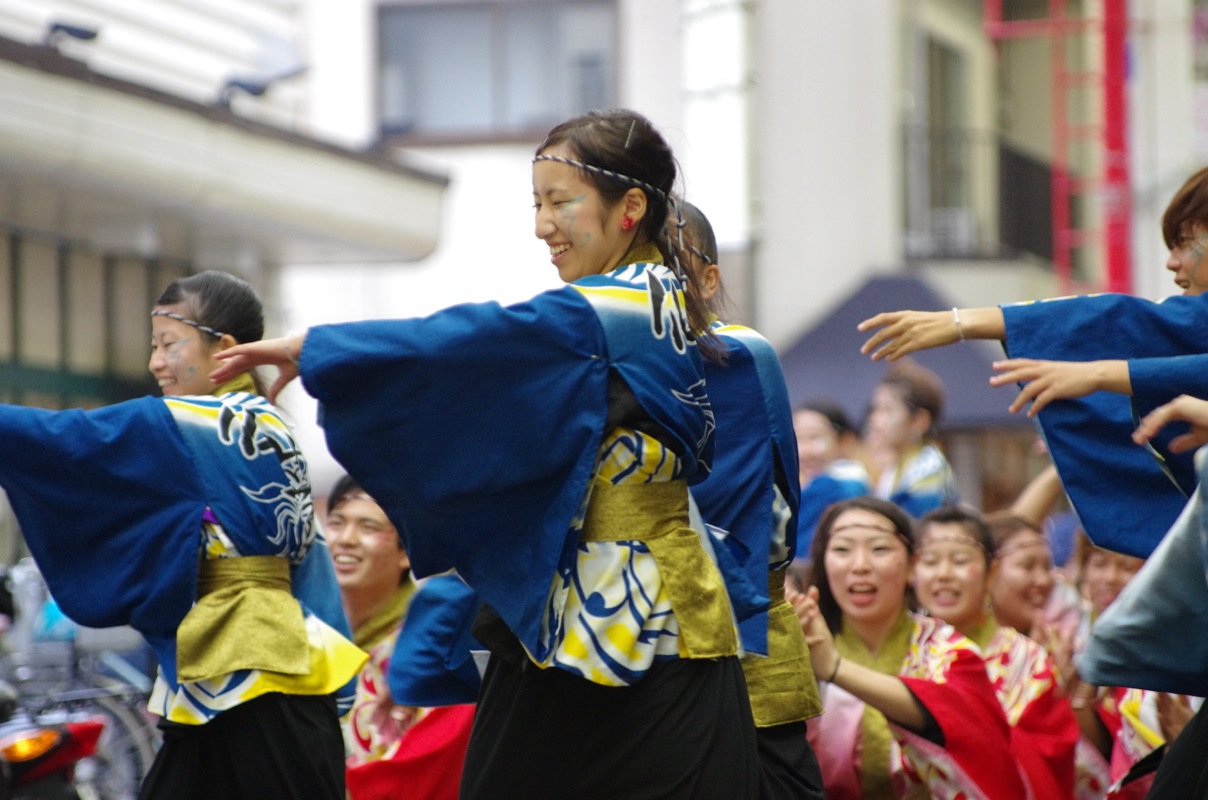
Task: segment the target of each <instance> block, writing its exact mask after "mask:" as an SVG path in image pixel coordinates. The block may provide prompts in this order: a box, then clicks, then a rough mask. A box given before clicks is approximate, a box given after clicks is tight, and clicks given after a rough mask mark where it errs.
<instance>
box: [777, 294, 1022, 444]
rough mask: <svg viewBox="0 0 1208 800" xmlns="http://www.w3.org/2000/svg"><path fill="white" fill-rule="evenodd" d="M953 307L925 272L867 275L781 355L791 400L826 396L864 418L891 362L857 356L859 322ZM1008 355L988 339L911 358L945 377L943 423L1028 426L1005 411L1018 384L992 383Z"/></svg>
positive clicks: (856, 419)
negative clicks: (994, 366) (925, 277)
mask: <svg viewBox="0 0 1208 800" xmlns="http://www.w3.org/2000/svg"><path fill="white" fill-rule="evenodd" d="M954 305H956V303H953V302H950V301H949V300H948V299H947V298H945V297H944V296H943V295H942V294H941V293H940V292H939V291H937V290H935V289H933V288H932V287H931V286H929V285H928V284H927V283H926V282H925V281H924V280H922V279H921V278H916V277H913V276H909V275H895V276H886V277H877V278H873V279H872V280H870V281H868V283H866V284H864V285H863V286H861V287H860V288H859V289H858V290H857V291H856V292H855V293H854V294H852V295H851V296H850V297H848V298H847V300H845V301H844V302H843V303H842V304H840V305H839V307H838V308H836V309H835V310H834V311H833V312H832V313H831V314H830V315H829V316H828V317H826V318H825V319H823V320H822V322H820V323H819V324H818V325H817V326H816V327H815V328H813V329H812V330H810V331H809V332H808V333H806V334H805V335H804V336H802V337H801V338H800V339H799V340H797V342H795V343H794V344H793V345H792V346H790V347H789V348H787V349H786V350H785V351H784V352H783V353H782V354H781V363H782V364H783V365H784V373H785V380H786V381H787V383H788V388H789V397H790V399H791V400H792V402H793V405H797V404H799V403H802V402H805V401H806V400H811V399H815V398H822V397H825V398H828V399H830V400H833V401H835V402H837V403H839V404H840V405H841V406H842V407H843V409H844V410H845V411H846V412H847V413H848V415H849V416H850V417H851V418H852V420H853V422H856V423H859V422H860V421H862V420H863V419H864V417H865V415H866V413H867V410H868V404H869V401H870V400H871V398H872V391H873V389H874V388H875V387H876V385H877V383H878V381H880V379H881V377H882V375H884V373H885V371H886V370H887V369H888V368H889V365H888V364H887V363H885V362H881V361H877V362H874V361H871V360H870V359H869V358H868V357H867V356H864V355H861V354H860V346H861V345H862V344H864V342H865V341H866V340H867V339H868V335H867V334H863V333H860V332H859V331H857V330H856V326H857V325H858V324H860V322H862V321H864V320H866V319H868V318H869V317H871V316H873V315H875V314H878V313H880V312H882V311H897V310H901V309H913V310H915V311H941V310H946V309H950V308H952V306H954ZM1003 357H1004V355H1003V350H1002V347H1001V345H999V344H998V343H997V342H985V341H970V342H965V343H963V344H955V345H951V346H949V347H942V348H939V349H937V350H929V351H926V352H922V353H916V354H914V355H913V356H912V358H914V359H915V360H916V361H917V362H918V363H919V364H922V365H923V366H925V367H927V368H928V369H930V370H933V371H934V372H935V373H936V374H938V375H939V376H940V378H941V379H942V380H943V381H944V386H945V389H946V401H945V406H944V412H943V415H942V417H941V419H940V428H941V429H945V430H952V429H969V428H981V427H1000V426H1007V425H1022V424H1030V422H1029V421H1028V419H1027V417H1025V416H1022V415H1018V416H1014V415H1011V414H1008V413H1007V407H1008V406H1009V405H1010V404H1011V401H1012V399H1014V397H1015V394H1016V390H1015V389H1014V388H1012V387H998V388H994V387H991V386H990V385H989V383H988V381H989V379H990V376H991V375H993V374H994V372H993V370H992V369H991V367H990V364H991V362H993V361H995V360H997V359H1001V358H1003Z"/></svg>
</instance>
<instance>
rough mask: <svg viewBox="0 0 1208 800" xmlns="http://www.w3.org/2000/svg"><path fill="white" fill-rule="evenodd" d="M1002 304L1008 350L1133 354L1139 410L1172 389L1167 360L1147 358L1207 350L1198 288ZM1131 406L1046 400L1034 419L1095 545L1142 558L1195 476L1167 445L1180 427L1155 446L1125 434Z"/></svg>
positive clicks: (1030, 354)
mask: <svg viewBox="0 0 1208 800" xmlns="http://www.w3.org/2000/svg"><path fill="white" fill-rule="evenodd" d="M1002 311H1003V318H1004V321H1005V323H1006V347H1007V351H1008V353H1009V354H1010V355H1011V357H1012V358H1037V359H1056V360H1067V361H1092V360H1098V359H1133V361H1130V374H1131V376H1132V379H1133V383H1134V391H1137V389H1138V387H1139V392H1138V393H1137V394H1136V398H1135V402H1136V404H1137V411H1140V412H1141V413H1144V411H1145V410H1147V409H1148V408H1152V407H1153V406H1154V405H1157V404H1159V403H1161V402H1165V401H1166V400H1170V399H1172V398H1173V396H1174V394H1177V393H1178V391H1176V390H1175V389H1174V388H1172V386H1171V385H1170V383H1169V382H1168V381H1165V380H1164V379H1163V376H1162V373H1163V370H1166V369H1170V368H1171V367H1170V362H1165V363H1164V362H1162V361H1153V362H1149V367H1146V366H1145V365H1144V364H1145V362H1146V361H1148V359H1164V358H1168V357H1174V356H1186V355H1195V354H1203V353H1208V298H1205V297H1202V296H1200V297H1170V298H1167V299H1165V300H1163V301H1162V302H1160V303H1155V302H1152V301H1149V300H1143V299H1140V298H1136V297H1130V296H1128V295H1117V294H1105V295H1093V296H1087V297H1072V298H1062V299H1058V300H1049V301H1043V302H1036V303H1022V304H1018V305H1008V306H1003V309H1002ZM1137 360H1141V363H1139V364H1138V362H1137ZM1134 365H1135V366H1134ZM1171 377H1172V378H1174V379H1178V378H1177V376H1173V375H1172V376H1171ZM1179 380H1181V379H1179ZM1147 387H1148V388H1147ZM1171 392H1173V394H1170V393H1171ZM1166 394H1169V396H1165V395H1166ZM1161 398H1164V399H1161ZM1133 405H1134V403H1133V402H1130V399H1129V398H1128V397H1123V396H1121V395H1117V394H1112V393H1109V392H1096V393H1093V394H1091V395H1089V396H1087V397H1084V398H1080V399H1077V400H1062V401H1058V402H1055V403H1052V404H1051V405H1049V406H1048V407H1047V408H1045V409H1043V410H1042V411H1041V412H1040V415H1039V421H1040V425H1041V429H1042V430H1043V432H1044V436H1045V441H1046V442H1047V444H1048V448H1049V452H1050V454H1051V456H1052V458H1053V463H1054V464H1055V465H1056V466H1057V471H1058V473H1059V474H1060V475H1061V480H1062V483H1063V484H1064V486H1065V490H1066V492H1067V493H1068V494H1069V496H1070V500H1071V501H1072V502H1073V504H1074V509H1075V510H1076V511H1077V512H1078V516H1079V518H1080V520H1081V522H1082V526H1083V528H1084V529H1085V530H1086V532H1087V534H1088V535H1089V536H1090V537H1091V539H1092V540H1093V541H1094V542H1095V543H1096V544H1098V545H1100V546H1101V547H1105V548H1108V549H1110V550H1117V551H1120V552H1123V553H1128V554H1130V555H1135V556H1140V557H1142V558H1144V557H1147V556H1148V555H1149V554H1150V552H1152V551H1153V549H1154V547H1155V546H1157V543H1158V541H1160V540H1161V538H1162V536H1163V535H1164V534H1165V533H1166V531H1167V530H1168V529H1169V528H1170V526H1171V525H1172V524H1173V523H1174V521H1175V519H1176V518H1177V517H1178V515H1179V513H1180V512H1181V511H1182V509H1183V506H1184V504H1185V503H1186V502H1187V498H1188V497H1189V496H1190V495H1191V494H1192V492H1193V491H1194V490H1195V485H1196V481H1195V474H1194V469H1193V466H1192V463H1191V457H1190V456H1189V455H1187V454H1182V455H1175V454H1171V453H1170V452H1169V451H1168V450H1167V448H1166V443H1167V442H1168V441H1169V440H1170V439H1171V438H1172V437H1173V436H1175V435H1178V433H1180V432H1182V431H1183V430H1186V428H1185V427H1180V426H1177V425H1176V426H1171V427H1170V429H1169V430H1167V431H1164V432H1163V434H1162V436H1160V437H1159V438H1158V439H1157V440H1155V442H1154V443H1153V447H1152V448H1141V447H1138V446H1137V445H1136V444H1134V443H1133V441H1132V438H1131V434H1132V431H1133V430H1134V429H1135V427H1136V421H1137V413H1135V412H1134V407H1133Z"/></svg>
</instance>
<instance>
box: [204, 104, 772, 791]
mask: <svg viewBox="0 0 1208 800" xmlns="http://www.w3.org/2000/svg"><path fill="white" fill-rule="evenodd" d="M676 176H677V168H676V163H675V158H674V155H673V154H672V152H671V150H670V148H669V147H668V146H667V143H666V141H665V140H664V139H663V137H662V135H661V134H659V132H658V131H657V130H656V129H655V128H654V126H653V125H651V123H650V121H649V120H647V119H646V118H645V117H643V116H641V115H640V114H636V113H634V112H632V111H628V110H625V109H613V110H608V111H593V112H589V113H587V114H584V115H582V116H580V117H576V118H574V119H571V120H568V121H567V122H565V123H562V124H561V125H558V126H557V127H555V128H554V129H553V130H551V131H550V132H549V134H548V135H547V136H546V138H545V140H544V141H543V142H542V143H541V144H540V145H539V146H538V147H537V149H536V151H535V154H534V159H533V164H532V188H533V199H534V205H535V217H536V219H535V227H534V232H535V234H536V235H537V236H538V237H540V238H541V239H542V240H544V241H545V242H546V243H547V244H548V246H549V249H550V255H551V258H552V260H553V263H554V266H555V267H556V269H557V270H558V273H559V275H560V276H561V277H562V278H563V280H565V281H567V282H568V285H567V286H566V287H564V288H562V289H559V290H556V291H551V292H547V293H545V294H541V295H538V296H536V297H534V298H532V299H531V300H529V301H527V302H524V303H519V304H516V305H512V306H507V307H502V306H499V305H497V304H493V303H488V304H482V305H463V306H455V307H453V308H449V309H446V310H444V311H441V312H438V313H437V314H434V315H432V316H430V317H426V318H422V319H409V320H390V321H379V322H360V323H349V324H346V325H325V326H318V327H316V328H312V329H311V330H310V331H308V332H307V333H306V334H305V335H304V336H297V337H290V338H286V339H279V340H274V341H267V342H261V343H258V344H254V345H247V346H239V347H235V348H232V349H231V350H230V351H227V352H226V353H225V354H224V355H223V356H221V358H223V359H224V360H225V365H224V367H223V368H222V369H220V370H219V372H218V373H216V374H215V375H214V376H213V377H214V379H215V380H222V379H224V378H225V377H227V376H229V375H230V374H234V373H237V372H239V371H242V370H246V369H249V368H251V367H253V366H256V365H260V364H272V365H275V366H277V367H278V368H279V369H280V371H281V375H280V377H279V378H278V380H277V383H276V384H275V387H274V389H278V388H280V387H281V386H283V385H285V384H286V383H288V382H289V381H290V380H292V379H293V378H295V377H298V376H299V375H300V376H301V377H302V379H303V381H304V384H305V387H306V390H307V391H308V392H310V393H311V394H312V395H314V396H315V397H316V398H318V399H319V400H320V402H321V403H322V404H323V414H324V426H325V427H324V432H325V434H326V437H327V443H328V447H329V448H330V450H331V452H332V454H333V455H335V456H336V458H337V459H339V460H340V461H341V463H343V464H344V465H345V467H346V468H347V469H348V471H349V472H350V473H351V474H352V475H353V477H355V478H356V479H357V480H358V482H359V483H360V484H361V485H362V486H364V487H365V489H366V490H367V491H368V492H369V493H370V494H371V495H372V496H373V497H374V499H375V500H377V501H378V502H379V503H380V504H381V505H382V507H383V508H384V509H385V510H386V512H387V513H388V514H389V516H390V518H391V520H393V521H394V522H395V524H396V525H397V526H398V529H399V530H400V531H401V532H402V533H403V535H404V537H405V538H406V546H407V552H408V554H409V555H410V558H411V562H412V565H413V567H414V569H415V571H416V574H417V575H431V574H435V573H438V572H443V571H445V570H448V569H456V570H457V573H458V574H459V575H460V576H461V577H462V578H463V579H464V580H465V582H466V583H467V584H469V585H470V586H471V587H472V588H473V589H474V590H475V591H477V592H478V594H479V595H480V596H481V597H482V599H483V601H484V602H485V604H486V605H487V607H488V610H486V611H484V613H482V614H480V615H479V618H478V620H477V622H476V625H475V631H474V632H475V634H476V635H477V637H478V639H479V640H480V641H481V642H482V643H483V644H484V645H487V647H489V649H490V650H491V658H490V661H489V663H488V666H487V669H486V674H485V675H484V677H483V688H482V692H481V694H480V696H479V704H478V712H477V716H476V718H475V720H474V732H473V736H472V738H471V741H470V747H469V751H468V753H467V756H466V768H465V772H464V775H463V780H462V786H461V795H462V797H463V798H485V797H490V798H492V799H493V800H494V798H511V797H517V798H529V797H551V796H557V797H582V798H591V797H638V796H648V797H682V798H702V799H703V798H719V799H720V798H725V799H726V800H732V798H753V797H756V796H757V795H758V792H759V785H758V783H759V766H758V757H757V753H756V745H755V728H754V722H753V719H752V714H751V708H750V704H749V701H748V699H747V692H746V685H745V683H744V680H743V676H742V669H741V666H740V664H739V659H738V655H737V654H738V635H737V631H736V628H735V624H734V616H733V610H732V608H731V604H730V600H729V597H728V595H727V593H726V588H725V584H724V582H723V580H722V576H721V573H720V571H719V570H718V567H717V566H716V564H715V563H714V562H713V561H712V560H711V559H710V557H709V555H708V551H707V550H706V548H705V544H704V541H703V540H702V538H701V536H702V534H701V533H699V532H698V531H696V530H694V529H692V527H691V525H690V516H689V501H688V484H689V483H699V482H700V481H702V480H704V478H705V477H706V475H707V474H708V472H709V465H710V461H711V458H712V450H713V439H712V435H713V431H714V428H715V426H716V421H715V419H714V414H713V411H712V408H711V406H710V403H709V399H708V397H707V396H706V394H705V390H704V387H705V381H704V368H703V363H702V354H704V355H708V354H710V353H711V352H713V350H715V349H716V345H715V344H714V340H713V339H712V337H711V336H710V335H709V334H708V331H707V327H708V326H707V319H706V317H705V314H704V311H703V308H702V307H701V304H700V300H699V299H698V298H697V297H696V295H695V293H694V292H692V291H685V287H686V286H688V285H689V282H690V281H691V280H692V277H691V275H690V273H687V272H685V270H684V269H683V267H682V265H681V257H682V256H683V253H682V250H681V248H680V246H679V242H678V240H679V237H678V236H677V235H672V234H669V233H668V231H669V224H668V222H669V219H675V207H674V203H673V190H674V186H675V182H676ZM534 665H536V667H539V668H534Z"/></svg>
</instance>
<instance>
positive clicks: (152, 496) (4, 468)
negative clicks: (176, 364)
mask: <svg viewBox="0 0 1208 800" xmlns="http://www.w3.org/2000/svg"><path fill="white" fill-rule="evenodd" d="M0 485H2V486H3V487H4V489H5V490H6V492H7V493H8V497H9V501H10V502H11V504H12V506H13V510H14V512H15V513H16V516H17V519H18V521H19V522H20V524H21V530H22V533H23V534H24V536H25V540H26V542H27V544H28V545H29V549H30V552H31V553H32V554H33V556H34V559H35V560H36V561H37V563H38V567H39V569H40V570H41V572H42V574H43V576H44V578H45V580H46V584H47V586H48V587H49V589H50V592H51V594H52V595H53V596H54V598H55V600H56V601H57V602H58V603H59V605H60V607H61V608H62V609H63V611H64V612H65V613H66V614H67V615H68V616H69V617H71V618H72V619H73V620H75V621H76V622H78V623H80V624H82V625H87V626H91V627H109V626H118V625H130V626H132V627H133V628H135V629H136V630H137V631H139V633H141V634H142V635H143V636H144V637H145V638H146V639H147V641H148V643H149V644H150V645H151V647H152V649H153V650H154V651H155V654H156V657H157V658H158V660H159V664H160V669H161V676H162V677H163V678H164V679H165V680H166V681H167V682H168V683H169V684H170V685H171V688H172V690H173V691H175V690H176V689H177V688H179V684H178V682H177V678H176V673H177V647H176V645H177V642H176V635H177V628H178V627H179V626H180V624H181V622H182V621H183V620H184V619H185V616H186V615H187V614H188V613H189V611H190V609H191V608H192V607H193V604H194V601H195V599H196V597H197V576H198V560H199V557H200V556H201V548H202V542H203V539H202V526H203V521H204V520H205V519H207V518H216V519H217V520H219V521H221V523H222V526H223V530H224V532H225V534H226V536H228V537H229V539H230V541H231V543H232V544H233V545H234V547H235V548H236V549H237V551H238V553H239V555H242V556H279V557H281V558H284V559H288V562H289V565H290V569H289V572H290V578H291V591H292V593H293V596H294V597H295V598H296V599H297V600H298V601H299V602H300V604H301V606H302V611H303V613H304V615H305V616H306V617H307V618H310V617H312V616H313V617H317V618H318V621H320V623H321V625H322V627H323V628H324V629H325V630H329V631H330V632H331V633H332V634H333V635H334V636H335V639H329V640H328V641H330V642H334V641H336V640H342V639H345V638H350V634H349V630H348V623H347V621H346V620H345V617H344V612H343V608H342V607H341V604H340V595H339V590H338V587H337V585H336V582H335V573H334V570H333V568H332V565H331V559H330V557H329V556H328V554H327V548H326V545H325V543H324V542H323V540H322V538H321V537H319V536H318V530H317V528H316V526H315V524H314V508H313V502H312V498H311V493H310V479H309V477H308V474H307V469H306V462H305V460H304V459H303V457H302V454H301V452H300V451H299V450H298V448H297V446H296V444H295V442H294V440H293V436H292V434H291V433H290V431H289V429H288V427H287V426H286V424H285V423H284V421H283V420H282V419H281V418H280V417H279V416H278V414H277V412H276V409H274V408H273V406H272V405H270V404H269V403H268V402H267V401H266V400H264V399H263V398H261V397H258V396H256V395H253V394H247V393H243V392H234V393H228V394H224V395H222V396H219V397H183V398H182V397H177V398H153V397H145V398H141V399H138V400H131V401H129V402H125V403H120V404H117V405H113V406H109V407H105V408H100V409H96V410H92V411H82V410H69V411H46V410H43V409H35V408H22V407H16V406H0ZM347 644H348V647H349V648H351V644H350V643H347ZM337 647H339V646H338V645H337ZM352 652H357V653H359V651H356V650H355V648H352ZM361 655H362V656H363V654H361ZM318 658H320V660H322V658H323V657H322V656H319V657H318ZM341 658H342V656H341ZM360 661H363V658H361V659H360ZM312 663H318V662H313V661H312ZM359 668H360V663H359V662H356V663H352V662H348V663H342V664H341V665H340V666H339V667H338V668H337V669H336V670H335V671H339V672H341V673H342V674H343V673H346V674H343V677H342V678H341V679H340V681H339V684H342V687H343V688H342V689H341V699H343V700H345V701H351V696H352V694H351V693H352V690H353V689H354V687H355V675H356V672H357V670H359ZM232 672H234V670H232ZM246 672H247V671H246V670H245V671H244V673H245V674H246ZM333 688H334V687H333ZM277 690H281V689H277ZM327 691H332V689H328V690H327ZM301 693H305V692H301ZM232 702H233V701H232ZM196 716H197V718H196V719H192V720H190V721H196V722H200V721H204V719H205V718H207V716H208V715H207V713H206V712H204V711H199V712H198V714H197V715H196Z"/></svg>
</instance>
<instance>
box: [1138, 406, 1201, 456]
mask: <svg viewBox="0 0 1208 800" xmlns="http://www.w3.org/2000/svg"><path fill="white" fill-rule="evenodd" d="M1175 420H1182V421H1183V422H1186V423H1188V424H1189V425H1190V426H1191V430H1190V431H1188V432H1187V433H1184V434H1183V435H1181V436H1176V437H1174V438H1173V439H1171V440H1170V452H1172V453H1183V452H1186V451H1187V450H1194V449H1196V448H1197V447H1200V446H1202V445H1204V444H1208V400H1201V399H1200V398H1198V397H1192V396H1191V395H1188V394H1184V395H1180V396H1178V397H1176V398H1175V399H1173V400H1171V401H1170V402H1169V403H1166V404H1165V405H1161V406H1158V407H1157V408H1155V409H1154V410H1153V411H1151V412H1149V413H1148V414H1146V415H1145V418H1144V419H1142V420H1141V424H1140V425H1139V426H1137V429H1136V431H1134V432H1133V441H1134V442H1136V443H1137V444H1145V443H1146V442H1148V441H1149V440H1150V439H1152V438H1153V437H1155V436H1157V435H1158V431H1160V430H1162V428H1164V427H1166V425H1167V424H1169V423H1171V422H1173V421H1175Z"/></svg>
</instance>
